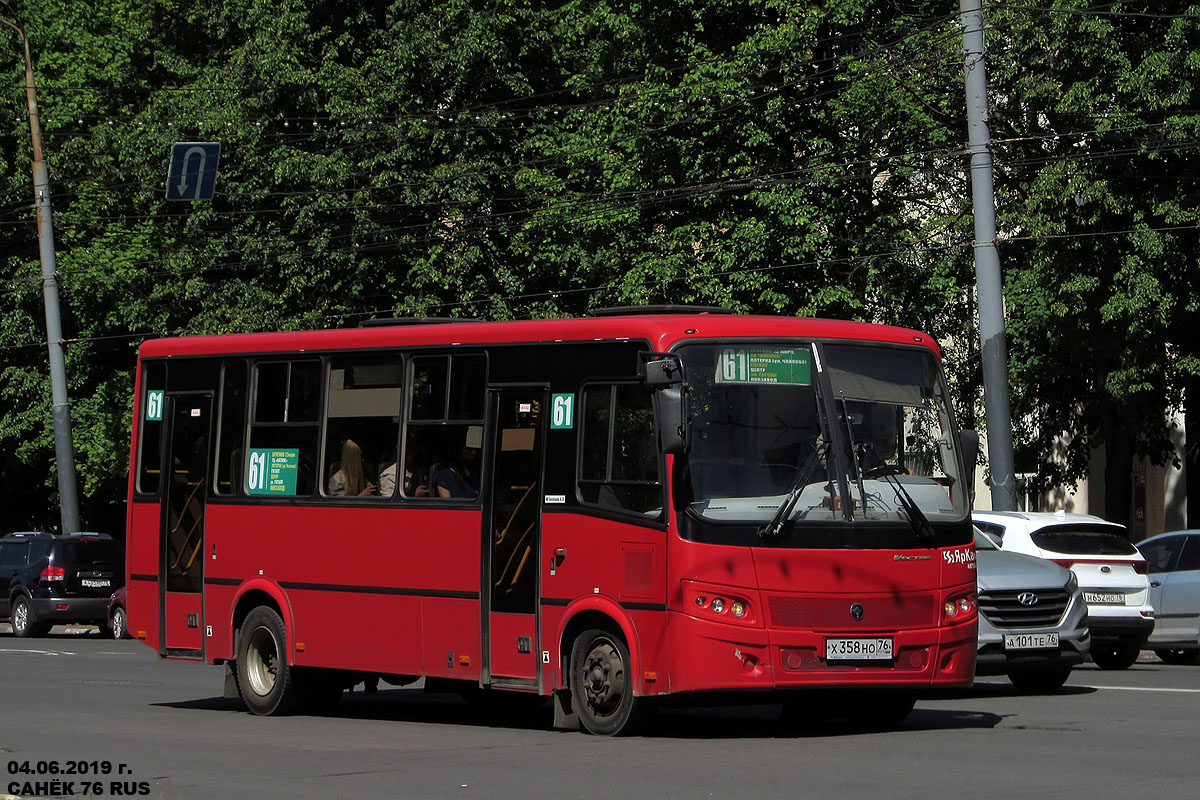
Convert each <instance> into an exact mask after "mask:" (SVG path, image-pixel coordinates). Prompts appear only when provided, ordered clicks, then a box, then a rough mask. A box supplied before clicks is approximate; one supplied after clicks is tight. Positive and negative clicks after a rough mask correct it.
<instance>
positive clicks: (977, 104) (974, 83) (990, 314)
mask: <svg viewBox="0 0 1200 800" xmlns="http://www.w3.org/2000/svg"><path fill="white" fill-rule="evenodd" d="M958 8H959V14H960V19H961V23H962V29H963V70H964V72H965V75H966V94H967V132H968V137H967V142H968V150H969V152H970V153H971V202H972V206H973V209H974V214H975V288H976V293H977V295H978V300H979V344H980V353H981V357H982V360H983V399H984V408H985V414H986V416H987V450H988V466H989V472H990V473H991V482H992V508H993V509H995V510H996V511H1012V510H1014V509H1015V508H1016V498H1015V488H1016V476H1015V474H1014V472H1013V446H1012V417H1011V416H1010V413H1009V404H1008V345H1007V344H1006V342H1005V338H1004V285H1003V281H1002V280H1001V277H1000V257H999V255H998V254H997V252H996V197H995V192H994V189H993V186H992V151H991V133H990V132H989V131H988V98H987V69H986V67H985V61H984V52H985V50H984V44H983V3H982V0H959V5H958Z"/></svg>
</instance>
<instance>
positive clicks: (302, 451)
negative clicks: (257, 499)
mask: <svg viewBox="0 0 1200 800" xmlns="http://www.w3.org/2000/svg"><path fill="white" fill-rule="evenodd" d="M320 369H321V362H320V361H317V360H316V359H308V360H304V361H275V362H263V363H260V364H257V365H256V366H255V369H254V399H253V407H254V419H253V421H252V423H251V427H250V445H249V447H248V452H247V453H246V456H245V458H244V460H243V462H242V463H243V465H244V466H243V469H242V475H243V479H242V480H243V483H244V485H243V487H242V488H243V489H244V490H245V491H246V493H247V494H250V495H255V496H264V497H310V496H311V495H312V494H313V492H314V490H315V489H316V474H317V458H318V455H317V430H318V428H319V426H320V421H319V419H318V416H319V415H318V413H317V409H318V408H319V407H320V393H319V387H320V385H321V372H320Z"/></svg>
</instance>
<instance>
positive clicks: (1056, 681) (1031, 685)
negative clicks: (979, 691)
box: [1008, 667, 1071, 694]
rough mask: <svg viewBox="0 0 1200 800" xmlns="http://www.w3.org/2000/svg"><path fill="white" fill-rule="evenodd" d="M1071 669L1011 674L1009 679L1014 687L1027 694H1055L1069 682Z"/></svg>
mask: <svg viewBox="0 0 1200 800" xmlns="http://www.w3.org/2000/svg"><path fill="white" fill-rule="evenodd" d="M1070 675H1071V668H1070V667H1068V668H1066V669H1048V670H1044V671H1041V672H1026V671H1022V672H1010V673H1008V679H1009V680H1010V681H1012V685H1013V686H1015V687H1017V688H1018V689H1020V690H1021V691H1022V692H1024V693H1025V694H1054V693H1055V692H1057V691H1058V690H1059V689H1061V688H1062V685H1063V684H1064V683H1066V682H1067V678H1068V677H1070Z"/></svg>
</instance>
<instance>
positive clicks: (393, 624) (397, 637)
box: [288, 589, 422, 675]
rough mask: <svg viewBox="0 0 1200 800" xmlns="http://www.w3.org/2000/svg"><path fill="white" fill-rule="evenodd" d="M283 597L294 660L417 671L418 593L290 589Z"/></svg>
mask: <svg viewBox="0 0 1200 800" xmlns="http://www.w3.org/2000/svg"><path fill="white" fill-rule="evenodd" d="M288 599H289V600H290V601H291V604H292V614H293V616H294V618H295V620H296V622H295V626H296V630H295V641H296V644H295V647H296V663H297V664H299V665H302V666H309V667H336V668H339V669H349V670H362V671H364V672H375V671H378V672H389V673H400V674H405V675H414V674H419V673H420V671H421V627H422V626H421V602H422V601H421V598H420V597H403V596H396V595H386V594H360V593H358V592H338V591H328V590H308V589H289V590H288Z"/></svg>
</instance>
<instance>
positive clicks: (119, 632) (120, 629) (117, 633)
mask: <svg viewBox="0 0 1200 800" xmlns="http://www.w3.org/2000/svg"><path fill="white" fill-rule="evenodd" d="M124 635H125V612H124V611H122V610H121V609H119V608H118V609H117V610H116V611H115V612H114V613H113V638H114V639H120V638H121V637H122V636H124Z"/></svg>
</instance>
